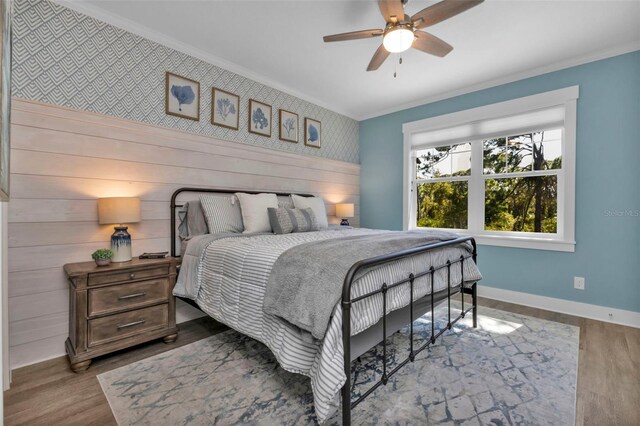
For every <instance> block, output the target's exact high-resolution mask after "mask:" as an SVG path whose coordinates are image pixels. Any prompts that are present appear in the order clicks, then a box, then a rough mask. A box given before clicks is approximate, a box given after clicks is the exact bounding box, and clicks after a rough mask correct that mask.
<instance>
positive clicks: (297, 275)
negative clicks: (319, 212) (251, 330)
mask: <svg viewBox="0 0 640 426" xmlns="http://www.w3.org/2000/svg"><path fill="white" fill-rule="evenodd" d="M458 237H459V235H456V234H453V233H451V232H438V231H431V232H424V231H423V232H421V231H405V232H385V233H382V234H376V235H355V236H348V237H344V238H337V239H331V240H325V241H314V242H311V243H306V244H302V245H299V246H296V247H293V248H291V249H289V250H287V251H285V252H284V253H282V254H281V255H280V257H279V258H278V260H277V261H276V262H275V264H274V265H273V269H272V270H271V275H270V276H269V281H268V283H267V289H266V294H265V299H264V304H263V309H264V312H265V313H267V314H270V315H275V316H277V317H280V318H282V319H284V320H286V321H288V322H289V323H291V324H293V325H295V326H297V327H299V328H300V329H302V330H305V331H308V332H309V333H311V334H312V335H313V337H315V338H316V339H322V338H323V337H324V335H325V332H326V330H327V327H328V325H329V320H330V318H331V314H332V312H333V310H334V308H335V306H336V303H338V301H339V300H340V299H341V297H342V288H343V283H344V278H345V276H346V275H347V272H348V271H349V269H350V268H351V266H353V265H354V264H355V263H357V262H358V261H361V260H364V259H368V258H371V257H376V256H381V255H385V254H389V253H394V252H398V251H401V250H406V249H410V248H414V247H418V246H423V245H428V244H431V243H436V242H440V241H448V240H453V239H455V238H458ZM466 246H467V248H468V249H469V251H471V246H470V245H468V244H467V245H466ZM365 272H366V270H361V271H360V272H359V274H358V275H357V276H355V277H354V281H355V280H356V279H357V278H358V277H359V276H361V275H362V274H363V273H365Z"/></svg>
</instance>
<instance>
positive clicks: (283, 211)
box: [267, 207, 320, 234]
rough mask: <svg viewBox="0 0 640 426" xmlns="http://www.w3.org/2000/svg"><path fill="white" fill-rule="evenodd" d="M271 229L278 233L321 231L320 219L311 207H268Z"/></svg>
mask: <svg viewBox="0 0 640 426" xmlns="http://www.w3.org/2000/svg"><path fill="white" fill-rule="evenodd" d="M267 212H268V213H269V222H270V223H271V229H273V232H274V233H276V234H290V233H292V232H309V231H319V230H320V226H318V221H317V219H316V215H315V213H313V210H311V209H288V208H286V207H280V208H277V209H274V208H268V209H267Z"/></svg>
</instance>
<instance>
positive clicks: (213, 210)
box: [200, 195, 244, 234]
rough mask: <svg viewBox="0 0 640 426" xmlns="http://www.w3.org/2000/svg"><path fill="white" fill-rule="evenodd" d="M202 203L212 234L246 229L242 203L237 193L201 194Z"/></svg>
mask: <svg viewBox="0 0 640 426" xmlns="http://www.w3.org/2000/svg"><path fill="white" fill-rule="evenodd" d="M200 204H202V211H203V212H204V217H205V219H206V220H207V226H208V227H209V233H210V234H217V233H220V232H242V231H243V230H244V226H243V224H242V213H241V212H240V203H239V202H238V199H237V198H236V197H235V195H227V196H220V195H201V196H200Z"/></svg>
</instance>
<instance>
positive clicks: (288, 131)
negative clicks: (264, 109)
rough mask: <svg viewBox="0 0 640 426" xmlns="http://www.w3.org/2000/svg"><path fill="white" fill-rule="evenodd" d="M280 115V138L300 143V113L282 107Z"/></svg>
mask: <svg viewBox="0 0 640 426" xmlns="http://www.w3.org/2000/svg"><path fill="white" fill-rule="evenodd" d="M278 116H279V117H278V119H279V120H278V127H279V128H280V131H279V132H278V137H279V138H280V140H281V141H286V142H293V143H298V134H299V129H298V127H299V125H300V123H299V120H298V114H296V113H295V112H291V111H287V110H285V109H281V110H280V112H279V114H278Z"/></svg>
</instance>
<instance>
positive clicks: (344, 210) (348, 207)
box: [336, 204, 354, 217]
mask: <svg viewBox="0 0 640 426" xmlns="http://www.w3.org/2000/svg"><path fill="white" fill-rule="evenodd" d="M336 216H337V217H353V216H354V208H353V204H336Z"/></svg>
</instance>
